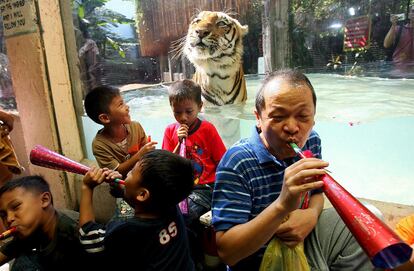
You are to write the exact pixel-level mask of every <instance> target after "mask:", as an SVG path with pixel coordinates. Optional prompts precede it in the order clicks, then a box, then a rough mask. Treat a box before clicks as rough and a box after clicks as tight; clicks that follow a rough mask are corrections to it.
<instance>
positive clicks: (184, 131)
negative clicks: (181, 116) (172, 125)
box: [177, 124, 188, 142]
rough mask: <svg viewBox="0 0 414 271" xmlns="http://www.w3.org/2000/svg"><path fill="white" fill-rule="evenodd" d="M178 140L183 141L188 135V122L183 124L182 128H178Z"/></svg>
mask: <svg viewBox="0 0 414 271" xmlns="http://www.w3.org/2000/svg"><path fill="white" fill-rule="evenodd" d="M177 136H178V141H179V142H182V140H183V138H187V137H188V126H187V125H186V124H181V126H180V128H178V130H177Z"/></svg>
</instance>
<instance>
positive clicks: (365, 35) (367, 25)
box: [344, 15, 371, 51]
mask: <svg viewBox="0 0 414 271" xmlns="http://www.w3.org/2000/svg"><path fill="white" fill-rule="evenodd" d="M370 33H371V18H370V16H368V15H367V16H361V17H357V18H352V19H349V20H347V21H346V23H345V30H344V51H355V50H362V49H368V48H369V46H370Z"/></svg>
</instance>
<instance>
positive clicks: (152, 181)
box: [139, 150, 194, 212]
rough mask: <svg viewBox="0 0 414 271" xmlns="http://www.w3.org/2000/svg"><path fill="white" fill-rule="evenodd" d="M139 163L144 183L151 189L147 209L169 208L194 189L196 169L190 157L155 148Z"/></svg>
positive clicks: (157, 210) (156, 210) (163, 209)
mask: <svg viewBox="0 0 414 271" xmlns="http://www.w3.org/2000/svg"><path fill="white" fill-rule="evenodd" d="M139 166H140V173H141V182H142V183H141V185H142V186H143V187H145V188H146V189H148V191H149V192H150V197H149V201H148V203H146V204H145V208H146V209H147V211H155V212H163V211H165V210H168V209H170V208H171V207H174V206H175V205H177V204H178V203H179V202H181V201H182V200H183V199H185V198H186V197H187V196H188V195H189V194H190V192H191V190H192V189H193V186H194V173H193V172H194V170H193V164H192V162H191V160H189V159H186V158H183V157H181V156H179V155H177V154H174V153H172V152H169V151H166V150H153V151H150V152H148V153H146V154H145V155H144V156H143V157H142V158H141V160H140V162H139Z"/></svg>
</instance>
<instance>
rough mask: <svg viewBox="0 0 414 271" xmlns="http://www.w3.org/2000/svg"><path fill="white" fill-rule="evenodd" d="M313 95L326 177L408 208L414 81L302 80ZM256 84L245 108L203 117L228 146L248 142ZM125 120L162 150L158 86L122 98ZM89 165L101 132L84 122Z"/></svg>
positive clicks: (166, 111) (163, 97) (252, 81)
mask: <svg viewBox="0 0 414 271" xmlns="http://www.w3.org/2000/svg"><path fill="white" fill-rule="evenodd" d="M308 77H309V79H310V81H311V82H312V84H313V86H314V88H315V91H316V95H317V98H318V101H317V110H316V125H315V130H316V131H317V132H318V133H319V135H320V136H321V138H322V155H323V159H324V160H326V161H328V162H329V163H330V167H329V169H330V170H331V171H332V172H333V173H332V176H333V177H334V178H335V179H336V180H337V181H338V182H339V183H340V184H341V185H342V186H343V187H344V188H345V189H346V190H348V191H349V192H350V193H351V194H352V195H354V196H355V197H362V198H367V199H373V200H380V201H386V202H395V203H401V204H407V205H414V198H413V197H411V194H412V192H413V191H414V177H413V173H414V159H413V158H412V154H413V153H414V141H413V139H414V80H412V79H384V78H375V77H345V76H340V75H330V74H308ZM262 79H263V78H262V77H257V76H253V77H248V80H247V89H248V101H247V102H246V104H244V105H231V106H223V107H215V108H207V109H206V110H205V112H203V113H202V114H201V116H200V117H201V118H204V119H206V120H209V121H211V122H213V124H214V125H216V127H217V129H218V131H219V133H220V135H221V136H222V137H223V138H224V141H225V144H226V146H227V147H229V146H231V144H233V143H234V142H235V141H237V140H238V139H240V138H243V137H248V136H250V134H251V132H252V127H253V126H254V125H255V118H254V114H253V108H254V96H255V92H256V91H257V89H258V87H259V85H260V82H261V80H262ZM123 96H124V99H125V100H126V102H127V103H128V105H129V106H130V112H131V117H132V119H133V120H136V121H138V122H140V123H141V125H142V126H143V127H144V129H145V131H146V133H147V134H149V135H151V137H152V139H153V140H154V141H158V148H161V143H162V137H163V134H164V129H165V127H166V126H167V125H168V124H170V123H172V122H174V121H175V120H174V118H173V115H172V112H171V109H170V106H169V102H168V96H167V92H166V88H165V87H163V86H159V87H154V88H150V89H141V90H135V91H128V92H124V93H123ZM82 120H83V124H84V125H83V126H84V130H85V139H86V146H87V154H88V158H89V159H92V160H94V158H93V154H92V151H91V142H92V139H93V137H94V136H95V134H96V131H97V130H98V129H100V126H99V125H97V124H95V123H94V122H92V121H91V120H90V119H88V118H87V117H83V118H82Z"/></svg>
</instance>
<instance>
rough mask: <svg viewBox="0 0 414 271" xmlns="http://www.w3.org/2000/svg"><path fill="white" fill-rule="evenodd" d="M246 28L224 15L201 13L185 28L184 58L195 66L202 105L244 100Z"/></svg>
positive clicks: (219, 13)
mask: <svg viewBox="0 0 414 271" xmlns="http://www.w3.org/2000/svg"><path fill="white" fill-rule="evenodd" d="M247 32H248V26H247V25H241V24H240V22H239V21H238V20H236V19H234V18H232V17H230V16H229V15H228V14H226V13H224V12H214V11H201V12H200V13H199V14H198V15H197V17H196V18H195V19H193V20H192V22H191V23H190V25H189V27H188V31H187V35H186V37H185V43H184V49H183V52H184V55H185V56H186V57H187V58H188V59H189V61H190V62H191V63H192V64H193V65H194V66H195V69H196V71H195V74H194V77H193V80H194V81H195V82H197V83H198V84H200V85H201V89H202V97H203V102H204V105H205V106H208V105H216V106H217V105H218V106H220V105H226V104H236V103H241V102H244V101H246V99H247V91H246V81H245V78H244V72H243V66H242V55H243V40H242V39H243V37H244V36H245V35H246V34H247Z"/></svg>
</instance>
